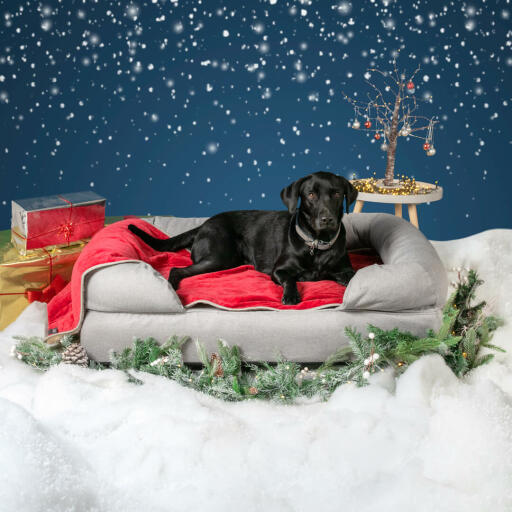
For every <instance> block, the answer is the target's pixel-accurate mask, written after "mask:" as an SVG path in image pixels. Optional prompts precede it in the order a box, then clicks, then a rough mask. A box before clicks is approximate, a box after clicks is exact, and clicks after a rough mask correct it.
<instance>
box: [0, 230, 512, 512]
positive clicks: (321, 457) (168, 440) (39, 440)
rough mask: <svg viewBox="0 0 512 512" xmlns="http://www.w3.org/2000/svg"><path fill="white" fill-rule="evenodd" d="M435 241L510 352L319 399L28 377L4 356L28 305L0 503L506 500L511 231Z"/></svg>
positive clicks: (120, 380)
mask: <svg viewBox="0 0 512 512" xmlns="http://www.w3.org/2000/svg"><path fill="white" fill-rule="evenodd" d="M434 246H435V247H436V249H437V250H438V252H439V253H440V255H441V258H442V259H443V261H444V263H445V266H446V267H447V268H448V269H451V268H452V267H457V266H461V267H464V266H470V267H472V268H475V270H477V271H478V273H479V274H480V276H481V277H482V279H484V280H485V281H486V283H485V284H484V285H483V286H481V287H480V288H479V295H480V298H483V299H486V300H488V301H489V303H490V307H491V310H492V312H493V313H494V314H497V315H500V316H502V317H504V318H505V319H506V320H507V324H506V325H505V326H504V327H501V328H500V329H499V330H498V331H497V332H496V334H495V338H494V343H496V344H497V345H500V346H503V347H504V348H506V349H507V350H508V352H507V353H506V354H503V355H501V354H499V355H498V356H496V358H495V360H494V361H493V362H491V363H490V364H489V365H487V366H483V367H480V368H478V369H477V370H475V371H474V372H472V373H471V374H470V375H469V376H468V377H467V378H466V379H464V380H463V381H461V380H458V379H457V378H455V377H454V375H453V374H452V373H451V371H450V370H449V369H448V367H447V366H446V365H445V363H444V361H443V360H442V358H441V357H438V356H436V355H431V356H427V357H423V358H422V359H420V360H418V361H416V362H415V363H414V364H412V365H411V366H410V367H409V368H408V369H407V371H406V372H405V373H404V375H403V376H402V377H401V378H400V379H398V380H395V379H394V378H393V377H392V375H391V373H390V372H389V371H386V372H383V373H381V374H377V375H374V376H372V378H371V385H370V386H368V387H366V388H357V387H355V385H351V384H347V385H345V386H342V387H340V388H339V389H338V390H337V391H336V392H335V393H334V394H333V396H332V397H331V399H330V400H329V401H328V402H326V403H314V402H304V403H301V404H299V405H294V406H283V405H278V404H272V403H265V402H260V401H251V402H242V403H225V402H221V401H218V400H216V399H214V398H211V397H208V396H206V395H202V394H199V393H197V392H195V391H192V390H189V389H185V388H183V387H181V386H179V385H178V384H176V383H175V382H172V381H169V380H166V379H164V378H160V377H157V376H153V375H147V374H143V375H140V376H139V377H140V378H142V379H143V380H144V382H145V384H144V385H143V386H136V385H133V384H130V383H128V382H127V381H126V376H125V375H124V374H123V373H122V372H119V371H114V370H106V371H102V372H97V371H92V370H88V369H83V368H78V367H73V366H69V365H60V366H58V367H54V368H52V369H51V370H50V371H49V372H47V373H46V374H38V373H36V372H34V371H33V370H32V369H31V368H29V367H27V366H26V365H24V364H23V363H21V362H19V361H18V360H16V359H13V358H11V357H10V356H9V350H10V347H11V345H12V344H13V341H12V339H11V335H12V334H13V333H17V332H19V333H21V334H35V335H41V334H42V332H43V331H44V319H45V310H44V305H41V304H38V303H34V304H32V305H31V306H30V307H29V308H28V309H27V310H26V311H25V312H24V313H23V315H22V316H21V317H20V319H19V320H18V321H17V322H16V323H15V324H14V325H11V326H10V327H9V328H8V329H7V330H6V331H4V332H3V333H1V334H0V338H1V339H0V366H1V367H2V368H1V369H0V414H1V417H2V429H0V460H1V461H2V478H0V509H1V510H7V511H11V510H13V511H18V510H23V511H24V512H25V511H28V512H31V511H40V510H45V511H46V510H49V511H64V510H75V511H93V510H97V511H108V512H116V511H119V512H121V511H122V512H130V511H137V512H139V511H140V510H141V509H144V510H151V511H173V510H176V511H183V510H197V509H199V508H200V507H201V508H203V507H206V508H207V509H208V510H211V511H217V510H219V511H220V510H223V511H224V510H233V509H234V508H239V507H242V508H243V509H244V510H247V511H261V510H265V511H279V512H281V511H310V510H312V509H318V510H322V511H339V510H347V511H348V510H357V511H360V512H364V511H368V512H370V511H372V512H374V511H375V510H382V511H393V512H396V511H407V512H409V511H410V510H415V511H425V512H427V511H428V512H432V511H433V510H435V511H436V512H444V511H446V512H448V511H450V512H452V511H459V510H464V511H465V512H472V511H475V512H477V511H478V512H481V511H483V510H493V511H507V510H512V427H511V425H512V405H511V404H512V401H511V398H512V344H511V343H510V339H511V336H510V335H511V328H510V325H509V320H510V319H511V318H512V261H511V259H510V256H509V255H510V254H512V230H492V231H487V232H484V233H480V234H479V235H475V236H472V237H469V238H467V239H463V240H456V241H451V242H434ZM450 274H451V275H450V279H453V272H452V271H450ZM170 334H171V333H170Z"/></svg>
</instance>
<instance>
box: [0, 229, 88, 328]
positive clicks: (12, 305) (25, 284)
mask: <svg viewBox="0 0 512 512" xmlns="http://www.w3.org/2000/svg"><path fill="white" fill-rule="evenodd" d="M88 241H89V239H86V240H79V241H77V242H76V243H74V244H73V245H70V246H67V247H53V248H49V249H34V250H30V251H27V254H26V255H21V254H20V253H19V252H18V251H17V249H16V248H15V247H14V246H13V245H12V244H11V243H9V244H6V245H5V246H4V247H2V248H1V249H0V330H3V329H5V327H7V326H8V325H9V324H10V323H11V322H13V321H14V320H16V318H17V317H18V315H19V314H20V313H21V312H22V311H23V310H24V309H25V308H26V307H27V306H28V304H29V300H28V295H29V292H32V291H37V290H43V289H44V288H46V287H47V286H48V285H49V284H50V283H51V282H52V280H53V279H55V277H56V276H61V277H62V278H63V279H64V280H65V281H66V282H68V281H70V280H71V272H72V270H73V265H74V264H75V261H76V260H77V258H78V256H80V252H81V251H82V249H83V248H84V247H85V244H86V243H87V242H88Z"/></svg>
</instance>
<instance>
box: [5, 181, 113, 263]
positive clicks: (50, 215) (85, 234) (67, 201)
mask: <svg viewBox="0 0 512 512" xmlns="http://www.w3.org/2000/svg"><path fill="white" fill-rule="evenodd" d="M104 224H105V198H103V197H101V196H99V195H98V194H96V193H94V192H91V191H87V192H77V193H74V194H61V195H56V196H48V197H35V198H30V199H20V200H17V201H13V202H12V218H11V233H12V238H11V239H12V243H13V245H14V246H15V247H16V248H17V249H18V251H19V252H20V253H21V254H26V253H27V251H28V250H31V249H39V248H42V247H46V248H49V247H58V246H69V245H70V244H72V243H73V242H76V241H78V240H82V239H84V238H89V237H91V236H92V235H94V233H96V232H97V231H99V230H100V229H101V228H102V227H103V226H104Z"/></svg>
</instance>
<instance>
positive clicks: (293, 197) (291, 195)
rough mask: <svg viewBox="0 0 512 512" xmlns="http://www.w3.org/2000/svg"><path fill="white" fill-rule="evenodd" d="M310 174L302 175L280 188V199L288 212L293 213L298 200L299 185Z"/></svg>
mask: <svg viewBox="0 0 512 512" xmlns="http://www.w3.org/2000/svg"><path fill="white" fill-rule="evenodd" d="M309 177H310V176H304V178H300V179H299V180H297V181H294V182H293V183H291V184H290V185H288V186H287V187H285V188H283V190H281V199H282V200H283V203H284V204H285V205H286V207H287V208H288V211H289V212H290V213H295V211H296V210H297V203H298V202H299V195H300V187H301V186H302V184H303V183H304V182H305V181H306V180H307V179H308V178H309Z"/></svg>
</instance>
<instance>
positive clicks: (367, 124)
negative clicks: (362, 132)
mask: <svg viewBox="0 0 512 512" xmlns="http://www.w3.org/2000/svg"><path fill="white" fill-rule="evenodd" d="M364 126H365V128H371V127H372V122H371V121H370V120H369V119H368V121H366V123H364Z"/></svg>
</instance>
